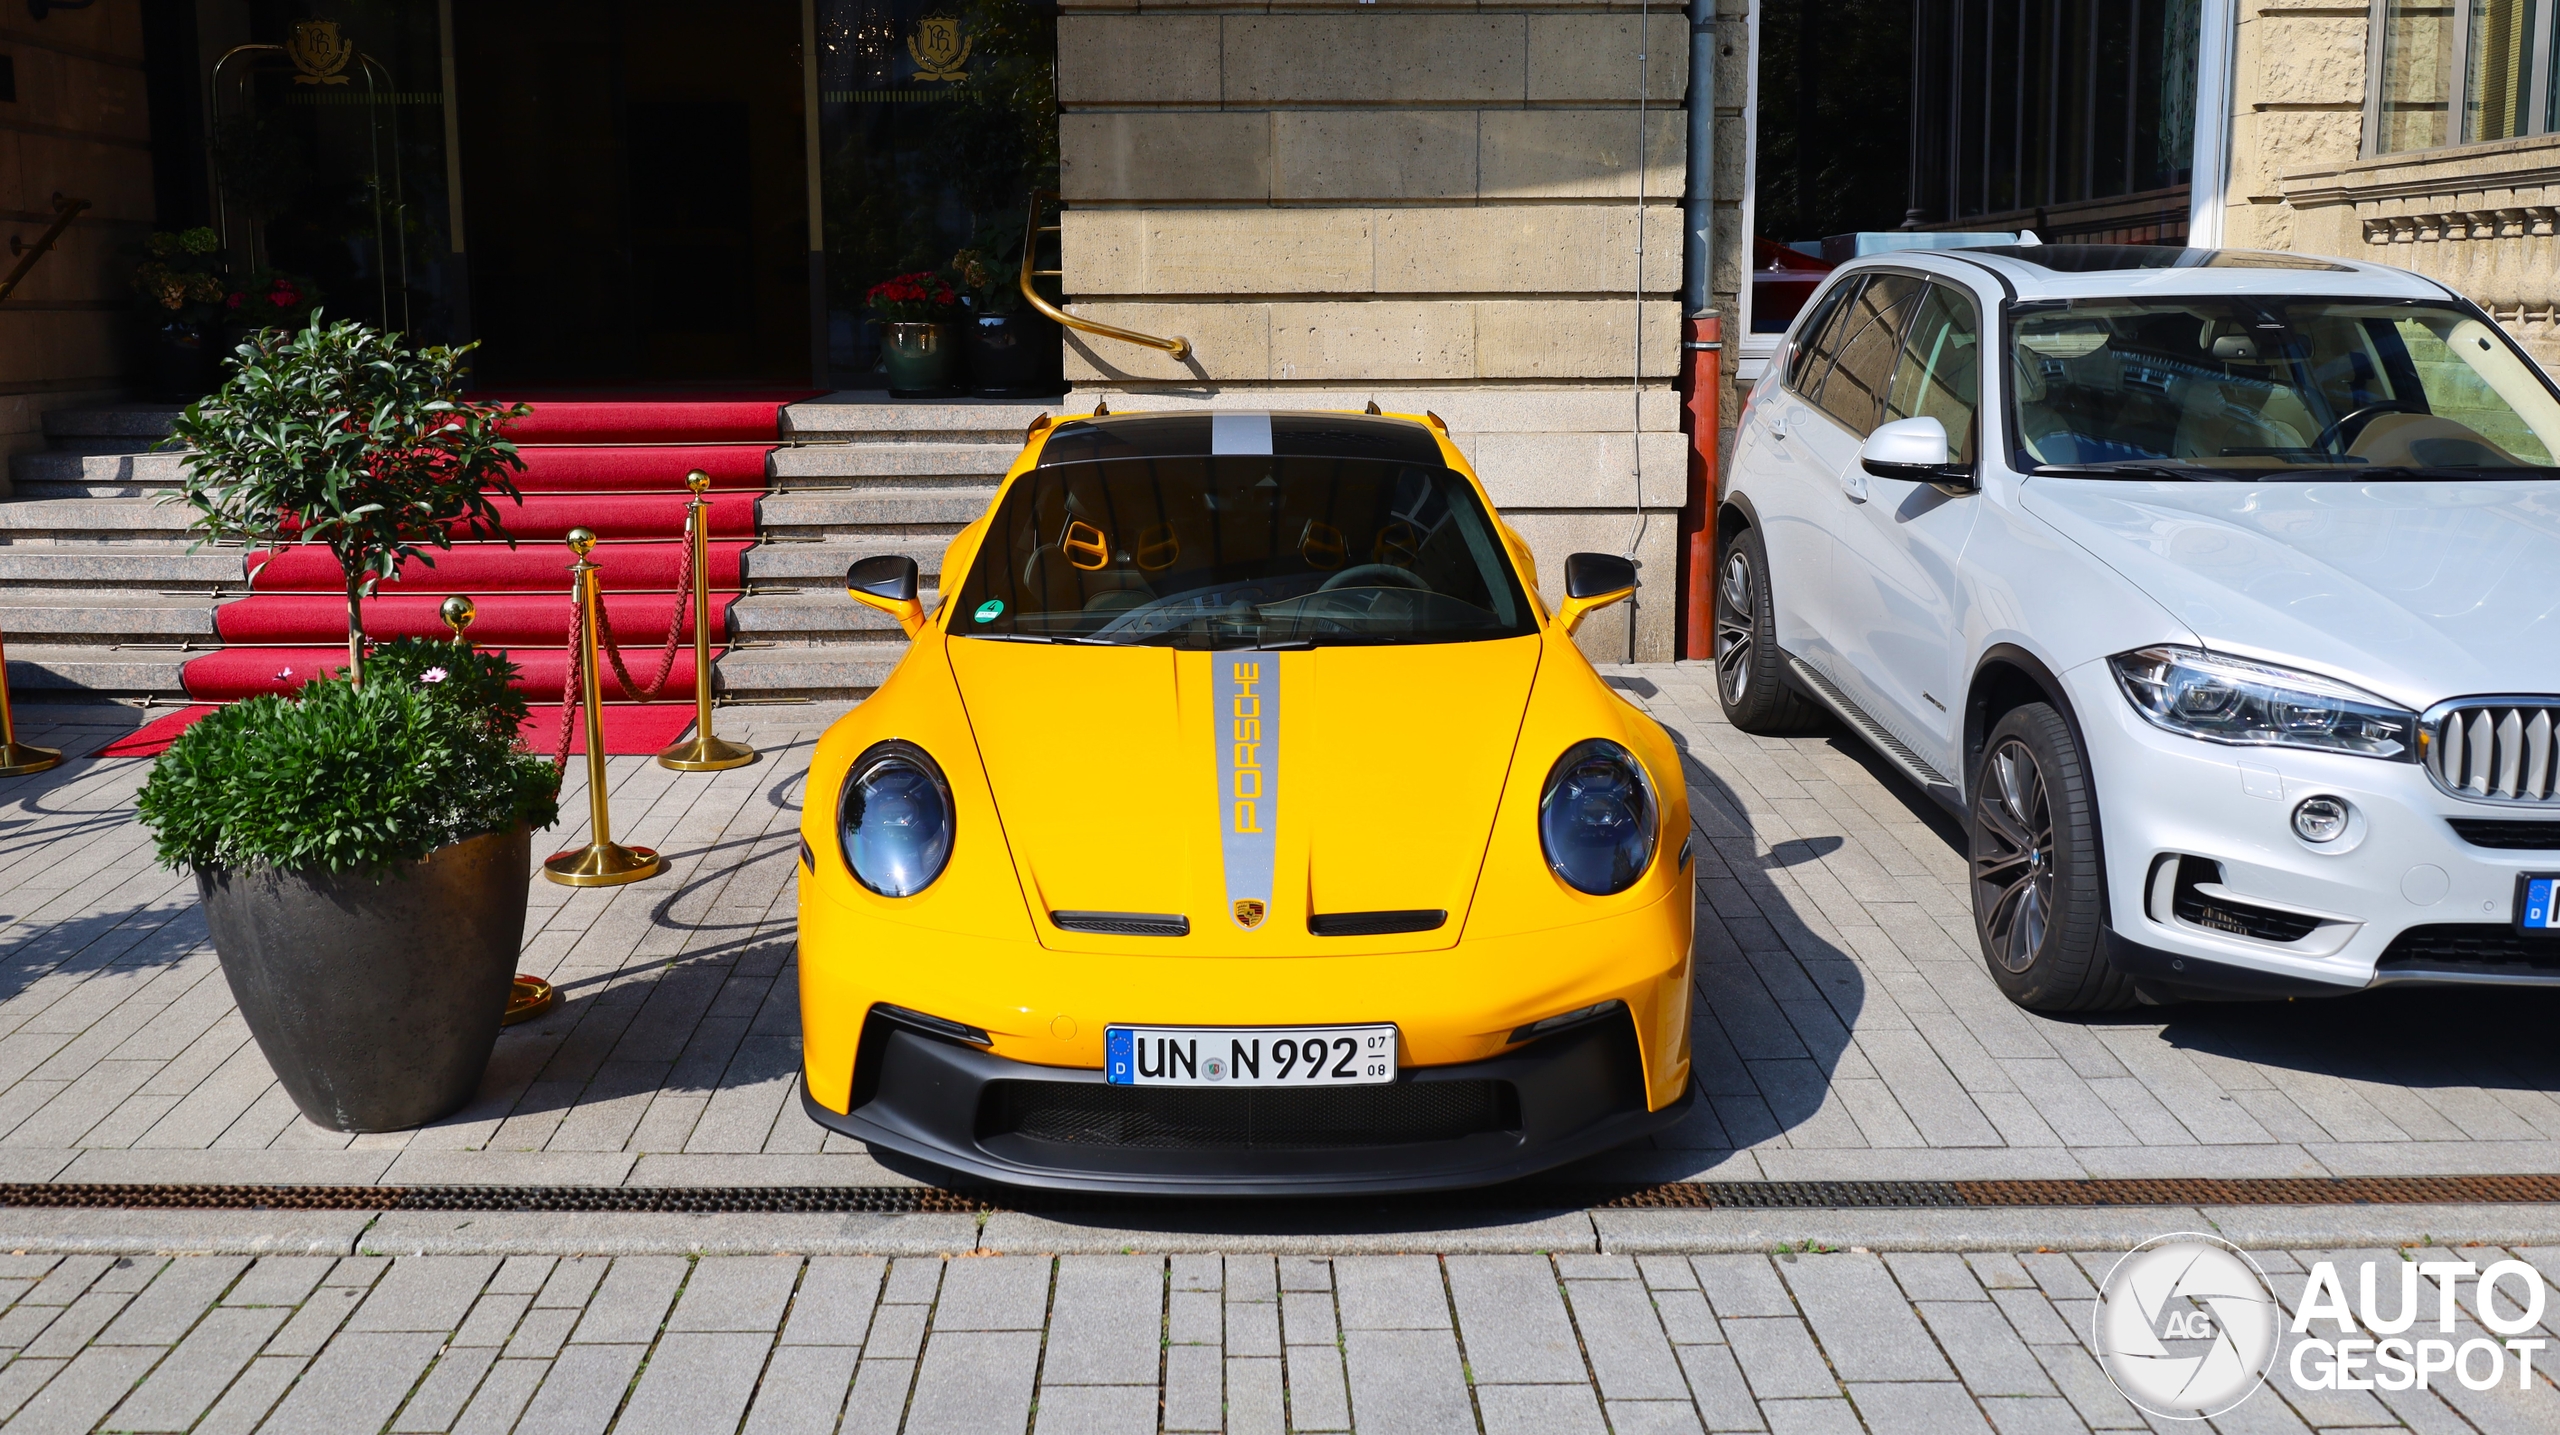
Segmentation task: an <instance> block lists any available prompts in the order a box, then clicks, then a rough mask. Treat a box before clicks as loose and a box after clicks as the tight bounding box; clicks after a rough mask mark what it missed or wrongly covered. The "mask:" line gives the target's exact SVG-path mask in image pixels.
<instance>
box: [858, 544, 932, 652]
mask: <svg viewBox="0 0 2560 1435" xmlns="http://www.w3.org/2000/svg"><path fill="white" fill-rule="evenodd" d="M844 588H845V592H846V594H847V595H848V596H850V597H851V598H852V599H853V601H855V602H857V603H860V604H862V605H863V606H864V607H866V608H877V609H879V610H880V611H881V612H883V613H886V614H888V615H889V616H890V617H892V618H895V619H897V620H898V626H899V627H900V628H902V629H904V630H905V631H906V635H907V636H908V637H910V638H912V637H914V636H915V635H916V634H918V633H921V632H923V631H924V604H922V603H920V602H918V601H917V600H916V560H914V559H912V558H909V557H907V556H905V555H904V554H897V553H885V554H882V555H881V556H879V557H877V558H859V559H856V560H854V564H853V566H852V567H850V568H847V569H846V570H844Z"/></svg>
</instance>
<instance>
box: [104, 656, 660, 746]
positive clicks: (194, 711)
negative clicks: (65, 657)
mask: <svg viewBox="0 0 2560 1435" xmlns="http://www.w3.org/2000/svg"><path fill="white" fill-rule="evenodd" d="M634 676H646V675H645V674H634ZM220 711H221V708H220V707H219V706H217V705H216V704H213V703H197V704H194V705H193V706H190V707H183V708H180V709H178V710H177V711H176V712H173V713H171V714H169V715H168V716H166V717H163V718H160V719H158V720H156V721H153V722H150V723H146V724H144V725H143V726H142V727H140V728H137V729H135V730H134V731H132V732H129V733H126V734H125V735H124V736H122V737H120V738H117V739H116V740H115V741H113V742H111V743H108V744H107V745H106V746H105V747H103V748H100V749H99V750H98V756H100V757H158V756H159V755H160V754H161V753H164V752H166V751H168V750H169V744H171V743H173V742H176V741H177V740H178V734H180V733H182V732H185V731H186V730H187V729H188V728H191V727H193V726H195V725H196V723H197V722H199V721H201V720H202V719H204V718H206V717H209V716H211V715H213V714H214V713H217V712H220ZM692 726H693V704H691V703H683V704H676V703H652V704H649V705H647V706H636V705H632V704H614V703H607V704H606V705H605V710H604V750H605V755H606V756H608V757H648V756H651V755H653V754H655V753H658V752H661V751H664V750H665V749H666V748H667V747H668V746H669V745H670V744H672V743H674V742H675V740H676V739H677V738H680V737H682V736H684V735H685V732H686V730H687V729H689V728H691V727H692ZM524 740H525V745H526V746H527V747H530V748H532V749H533V750H534V751H535V752H537V753H540V754H542V755H543V756H545V757H548V756H550V755H551V754H552V752H553V751H555V750H556V748H555V744H557V743H558V742H559V741H560V705H559V704H558V703H549V704H543V703H536V704H534V706H533V708H532V710H531V711H530V712H529V713H528V714H526V716H525V721H524ZM586 751H587V724H586V719H585V718H584V717H583V716H581V717H580V718H579V719H578V728H577V731H576V732H575V733H573V734H572V735H571V737H570V739H569V752H570V754H571V755H572V756H584V755H585V754H586Z"/></svg>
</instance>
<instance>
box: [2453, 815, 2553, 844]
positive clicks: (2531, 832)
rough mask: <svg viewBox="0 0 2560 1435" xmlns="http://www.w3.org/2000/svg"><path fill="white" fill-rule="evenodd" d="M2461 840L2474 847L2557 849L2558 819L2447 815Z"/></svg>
mask: <svg viewBox="0 0 2560 1435" xmlns="http://www.w3.org/2000/svg"><path fill="white" fill-rule="evenodd" d="M2447 820H2449V821H2450V822H2452V823H2453V830H2454V831H2455V832H2456V833H2458V834H2460V836H2461V838H2462V840H2463V841H2465V842H2468V843H2470V844H2471V845H2472V846H2474V847H2500V848H2504V849H2506V850H2508V851H2510V852H2560V822H2503V821H2500V820H2498V819H2496V818H2493V817H2455V818H2449V819H2447Z"/></svg>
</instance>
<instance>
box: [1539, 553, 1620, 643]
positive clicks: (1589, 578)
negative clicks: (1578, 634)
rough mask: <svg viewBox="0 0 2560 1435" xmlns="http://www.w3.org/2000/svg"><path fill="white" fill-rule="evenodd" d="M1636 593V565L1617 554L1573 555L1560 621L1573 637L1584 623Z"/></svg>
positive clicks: (1558, 612) (1566, 575) (1558, 615)
mask: <svg viewBox="0 0 2560 1435" xmlns="http://www.w3.org/2000/svg"><path fill="white" fill-rule="evenodd" d="M1635 591H1636V565H1635V564H1634V563H1633V562H1631V561H1629V560H1627V559H1625V558H1621V557H1619V556H1618V555H1617V554H1615V553H1571V554H1567V555H1566V556H1565V560H1564V602H1563V603H1562V604H1560V605H1559V606H1558V607H1557V608H1556V622H1557V623H1558V624H1559V625H1561V626H1562V627H1563V629H1564V630H1565V632H1566V633H1567V634H1568V635H1570V634H1571V633H1572V632H1573V630H1574V629H1576V628H1579V627H1581V626H1582V620H1583V619H1585V618H1588V617H1590V616H1591V615H1592V614H1593V613H1596V612H1598V611H1599V610H1601V609H1602V608H1606V607H1608V606H1609V605H1610V604H1612V603H1615V602H1618V601H1620V600H1621V599H1625V598H1630V597H1633V596H1634V595H1635Z"/></svg>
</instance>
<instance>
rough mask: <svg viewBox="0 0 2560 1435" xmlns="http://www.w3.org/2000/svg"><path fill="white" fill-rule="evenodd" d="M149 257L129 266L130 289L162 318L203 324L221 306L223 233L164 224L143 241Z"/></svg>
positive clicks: (223, 290)
mask: <svg viewBox="0 0 2560 1435" xmlns="http://www.w3.org/2000/svg"><path fill="white" fill-rule="evenodd" d="M142 249H143V252H144V253H145V254H146V255H148V256H150V257H148V258H146V259H144V260H143V261H142V263H141V264H139V265H138V266H136V267H135V269H134V271H133V292H134V293H136V294H139V295H141V296H142V300H143V303H144V304H145V305H146V306H148V307H149V308H150V309H151V310H152V311H153V313H154V314H155V315H156V316H157V317H158V318H159V319H160V320H161V321H163V322H169V321H174V322H179V323H187V324H204V323H210V322H212V321H213V320H214V319H215V318H216V317H217V316H219V315H220V314H221V312H222V309H223V300H224V298H225V296H226V295H228V294H229V293H230V289H229V287H228V286H227V285H225V284H224V283H223V279H222V273H223V254H222V236H221V235H219V234H216V233H214V232H213V231H212V230H210V229H204V228H197V229H175V230H171V229H164V230H161V231H160V232H158V233H156V234H154V235H152V236H151V237H150V238H148V239H145V240H143V241H142Z"/></svg>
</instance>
